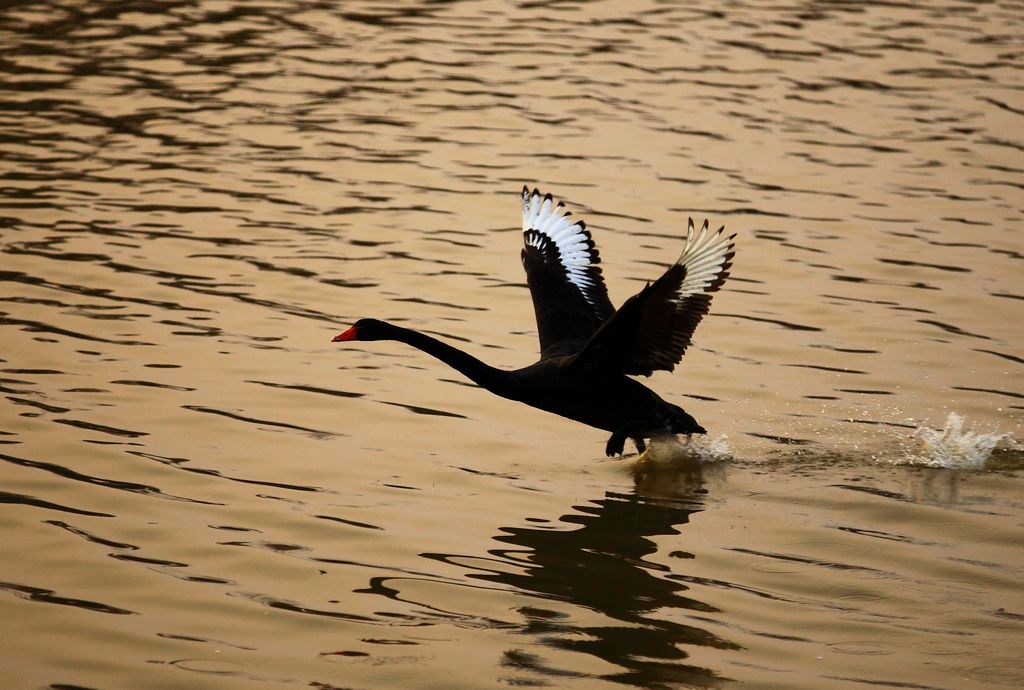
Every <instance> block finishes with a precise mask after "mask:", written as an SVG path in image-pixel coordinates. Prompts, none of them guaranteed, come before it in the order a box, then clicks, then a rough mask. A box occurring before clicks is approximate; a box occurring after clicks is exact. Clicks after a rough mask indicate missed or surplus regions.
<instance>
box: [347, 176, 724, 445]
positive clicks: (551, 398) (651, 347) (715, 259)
mask: <svg viewBox="0 0 1024 690" xmlns="http://www.w3.org/2000/svg"><path fill="white" fill-rule="evenodd" d="M564 209H565V205H564V204H562V203H561V202H558V203H557V204H556V203H555V201H554V200H553V199H552V198H551V195H550V194H545V195H543V196H542V195H541V193H540V192H539V191H538V190H536V189H534V190H533V192H530V190H529V189H528V188H527V187H523V251H522V260H523V267H524V268H525V269H526V280H527V283H528V284H529V286H530V293H531V294H532V295H533V308H534V312H535V313H536V315H537V331H538V334H539V336H540V360H539V361H538V362H537V363H535V364H531V365H530V366H528V367H525V368H523V369H516V370H514V371H505V370H502V369H496V368H494V367H492V366H490V365H488V364H485V363H483V362H481V361H480V360H478V359H476V358H475V357H473V356H472V355H468V354H466V353H465V352H463V351H461V350H458V349H456V348H454V347H452V346H451V345H448V344H446V343H443V342H441V341H440V340H437V339H436V338H432V337H430V336H429V335H425V334H423V333H419V332H418V331H414V330H410V329H408V328H402V327H400V326H395V325H394V324H390V323H387V322H385V321H379V320H377V319H360V320H359V321H357V322H356V323H355V325H353V326H352V327H351V328H349V329H348V330H347V331H345V332H344V333H341V334H339V335H337V336H335V337H334V339H333V342H343V341H349V340H397V341H399V342H403V343H406V344H407V345H411V346H413V347H415V348H417V349H419V350H422V351H423V352H426V353H427V354H428V355H432V356H433V357H436V358H437V359H439V360H441V361H442V362H444V363H445V364H447V365H448V366H450V367H452V368H454V369H456V370H458V371H459V372H460V373H462V374H463V375H465V376H466V377H468V378H469V379H471V380H472V381H473V382H475V383H476V384H477V385H479V386H481V387H482V388H486V389H487V390H489V391H491V392H492V393H496V394H497V395H500V396H502V397H503V398H509V399H510V400H518V401H520V402H524V403H526V404H527V405H531V406H533V407H537V408H540V409H542V410H546V411H547V412H553V413H554V414H557V415H561V416H563V417H568V418H569V419H574V420H576V421H578V422H582V423H584V424H589V425H590V426H593V427H597V428H598V429H604V430H605V431H610V432H612V435H611V438H609V439H608V444H607V446H606V447H605V452H606V453H607V454H608V455H609V456H612V455H619V454H621V453H622V451H623V448H624V446H625V442H626V439H627V438H631V439H633V442H634V443H635V444H636V447H637V451H639V452H643V450H644V448H645V447H646V446H645V443H644V439H645V438H651V437H654V436H665V435H669V434H686V435H687V436H689V435H690V434H694V433H698V434H703V433H707V432H706V431H705V430H704V428H703V427H702V426H701V425H700V424H698V423H697V420H695V419H694V418H693V417H691V416H690V415H689V414H687V413H686V412H685V411H684V410H683V409H682V408H681V407H679V406H678V405H673V404H672V403H668V402H665V401H664V400H662V399H661V398H660V397H659V396H658V394H657V393H655V392H654V391H652V390H651V389H650V388H648V387H647V386H644V385H643V384H641V383H640V382H639V381H636V380H634V379H631V378H629V377H630V376H638V375H643V376H650V375H651V373H652V372H654V371H655V370H658V369H665V370H667V371H672V369H674V368H675V365H676V364H678V363H679V360H680V359H681V358H682V356H683V353H684V352H685V351H686V348H687V346H688V345H689V344H690V338H691V336H692V335H693V331H694V329H695V328H697V324H698V323H700V320H701V318H702V317H703V316H704V315H705V314H707V313H708V307H709V305H710V304H711V293H713V292H715V291H717V290H718V289H719V288H720V287H721V286H722V284H723V283H724V282H725V279H726V277H727V276H728V275H729V268H730V266H731V265H732V258H733V255H734V253H735V244H734V239H735V237H736V235H735V234H734V235H730V236H728V237H726V236H724V235H723V234H722V233H723V230H724V228H719V229H718V231H717V232H711V231H709V230H708V222H707V221H706V220H705V221H704V225H703V226H702V227H701V228H700V230H695V229H694V226H693V219H690V221H689V225H688V227H687V231H686V244H685V246H684V247H683V252H682V254H680V256H679V258H678V259H677V260H676V262H675V263H674V264H672V265H671V266H669V267H668V269H667V270H666V271H665V273H664V274H663V275H662V276H661V277H660V278H658V279H657V280H656V281H654V282H653V283H648V284H647V285H646V286H645V287H644V289H643V290H641V291H640V292H639V293H637V294H636V295H633V296H632V297H630V298H629V299H628V300H626V302H625V303H624V304H623V305H622V306H621V307H620V308H619V309H618V310H616V309H615V308H614V307H613V306H612V303H611V301H610V300H609V299H608V290H607V288H606V287H605V285H604V279H603V278H602V276H601V268H600V266H599V265H598V264H600V261H601V259H600V256H599V255H598V252H597V248H596V247H595V246H594V241H593V239H591V237H590V232H589V231H587V229H586V225H585V224H584V222H583V221H582V220H573V219H571V218H570V215H571V214H570V213H569V212H567V211H565V210H564Z"/></svg>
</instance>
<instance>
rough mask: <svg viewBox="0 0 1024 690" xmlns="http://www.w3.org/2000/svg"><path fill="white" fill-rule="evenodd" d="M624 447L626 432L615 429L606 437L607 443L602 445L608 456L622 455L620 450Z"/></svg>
mask: <svg viewBox="0 0 1024 690" xmlns="http://www.w3.org/2000/svg"><path fill="white" fill-rule="evenodd" d="M625 447H626V434H625V433H624V432H622V431H616V432H615V433H614V434H612V435H611V438H609V439H608V444H607V445H605V447H604V453H605V455H607V456H608V457H609V458H611V457H614V456H616V455H622V451H623V450H624V449H625Z"/></svg>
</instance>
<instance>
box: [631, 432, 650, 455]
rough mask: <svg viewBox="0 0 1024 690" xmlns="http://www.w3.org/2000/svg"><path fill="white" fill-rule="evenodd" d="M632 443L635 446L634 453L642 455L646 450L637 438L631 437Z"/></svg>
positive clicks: (641, 441)
mask: <svg viewBox="0 0 1024 690" xmlns="http://www.w3.org/2000/svg"><path fill="white" fill-rule="evenodd" d="M633 443H634V444H636V452H637V453H643V452H644V451H645V450H646V449H647V444H646V443H644V440H643V439H642V438H640V437H639V436H634V437H633Z"/></svg>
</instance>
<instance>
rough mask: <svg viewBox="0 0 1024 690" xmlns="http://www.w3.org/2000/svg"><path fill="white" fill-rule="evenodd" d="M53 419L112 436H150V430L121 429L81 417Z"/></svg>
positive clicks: (59, 422)
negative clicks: (87, 420)
mask: <svg viewBox="0 0 1024 690" xmlns="http://www.w3.org/2000/svg"><path fill="white" fill-rule="evenodd" d="M53 421H55V422H56V423H57V424H67V425H68V426H74V427H78V428H79V429H88V430H89V431H98V432H100V433H101V434H109V435H111V436H122V437H125V438H139V437H141V436H149V432H148V431H131V430H130V429H119V428H117V427H114V426H106V425H105V424H96V423H95V422H86V421H84V420H81V419H55V420H53Z"/></svg>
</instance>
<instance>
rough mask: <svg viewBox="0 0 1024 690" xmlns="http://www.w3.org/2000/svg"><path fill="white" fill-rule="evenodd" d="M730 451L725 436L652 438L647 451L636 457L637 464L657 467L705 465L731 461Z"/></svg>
mask: <svg viewBox="0 0 1024 690" xmlns="http://www.w3.org/2000/svg"><path fill="white" fill-rule="evenodd" d="M732 459H733V454H732V449H731V448H730V447H729V439H728V437H727V436H726V435H725V434H721V435H719V436H717V437H715V438H711V437H709V436H693V437H691V438H690V439H688V440H682V441H681V440H679V438H678V437H676V436H664V437H658V438H652V439H651V440H650V443H649V444H648V446H647V450H645V451H644V452H643V453H641V454H640V455H639V456H638V457H637V462H638V463H647V464H650V465H657V466H669V465H687V464H689V465H692V464H693V463H700V464H707V463H712V462H724V461H726V460H732Z"/></svg>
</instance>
